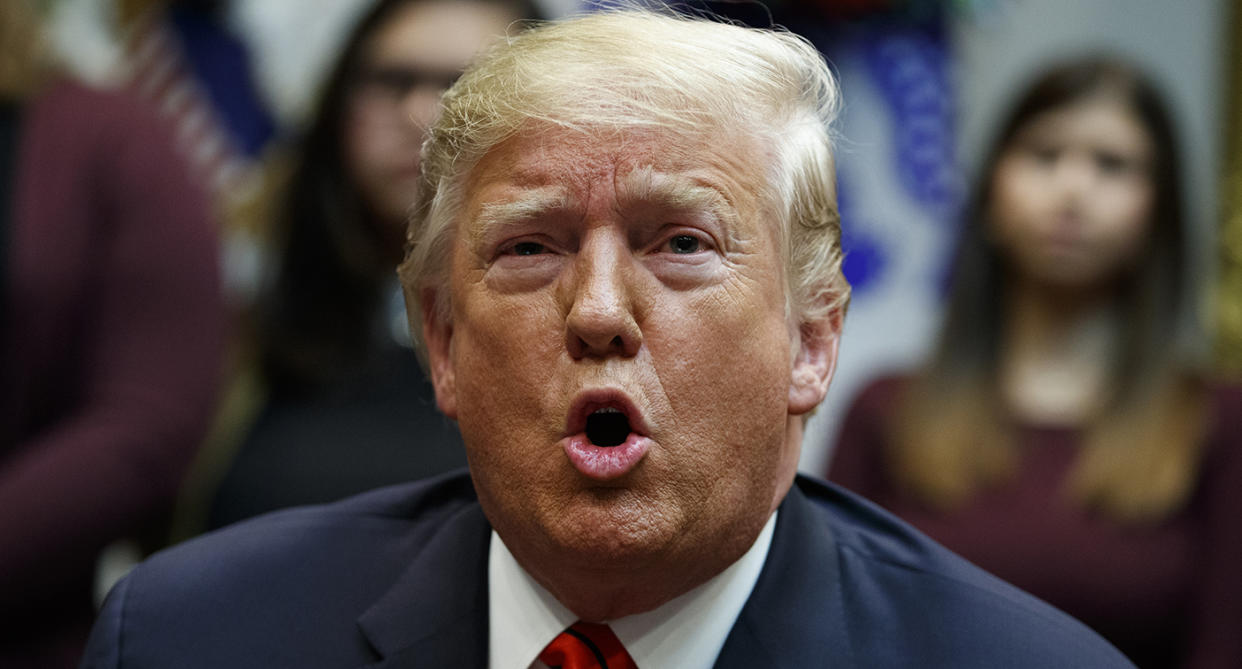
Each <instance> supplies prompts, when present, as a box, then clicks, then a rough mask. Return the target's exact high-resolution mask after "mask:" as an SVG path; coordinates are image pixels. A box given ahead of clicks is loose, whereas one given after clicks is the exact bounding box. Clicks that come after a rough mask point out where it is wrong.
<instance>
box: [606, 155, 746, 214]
mask: <svg viewBox="0 0 1242 669" xmlns="http://www.w3.org/2000/svg"><path fill="white" fill-rule="evenodd" d="M621 192H622V193H623V198H622V200H623V201H624V202H627V203H644V204H654V205H656V206H660V207H666V208H669V209H678V210H682V211H693V212H704V213H707V214H710V215H711V216H713V217H714V218H715V219H716V220H717V221H719V222H720V223H721V224H722V225H724V226H725V227H726V229H727V228H729V227H731V226H730V224H731V223H733V222H734V221H735V220H736V219H737V211H736V210H734V208H733V206H732V205H731V204H730V203H729V200H728V199H727V198H726V197H725V196H724V194H723V193H721V192H720V190H718V189H716V188H713V187H711V186H708V185H705V184H701V183H698V182H696V181H694V180H693V179H691V178H689V177H686V176H680V175H670V174H665V173H663V172H657V171H656V170H655V169H653V168H652V167H650V166H647V167H639V168H637V169H634V170H632V171H631V172H629V173H628V174H626V175H625V176H623V177H621Z"/></svg>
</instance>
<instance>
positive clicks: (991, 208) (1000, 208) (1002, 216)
mask: <svg viewBox="0 0 1242 669" xmlns="http://www.w3.org/2000/svg"><path fill="white" fill-rule="evenodd" d="M1041 193H1043V194H1046V190H1045V189H1044V186H1043V185H1042V184H1040V182H1039V180H1038V179H1037V178H1036V177H1035V176H1034V175H1033V174H1031V173H1030V170H1026V169H1023V168H1022V167H1020V166H1017V165H1014V164H1012V163H1010V162H1006V161H1002V162H1001V163H1000V164H999V165H998V166H997V168H996V175H995V177H994V178H993V179H992V184H991V197H990V199H989V204H988V210H987V213H988V216H987V220H988V225H989V226H991V233H992V235H993V236H994V237H995V238H996V239H997V240H998V241H1006V240H1009V241H1016V240H1017V239H1019V238H1021V237H1022V235H1023V234H1024V232H1026V231H1027V229H1028V228H1029V225H1028V221H1029V220H1031V219H1032V218H1033V217H1035V216H1036V215H1037V214H1038V210H1039V207H1040V203H1041V202H1044V201H1046V199H1047V198H1046V197H1042V196H1041Z"/></svg>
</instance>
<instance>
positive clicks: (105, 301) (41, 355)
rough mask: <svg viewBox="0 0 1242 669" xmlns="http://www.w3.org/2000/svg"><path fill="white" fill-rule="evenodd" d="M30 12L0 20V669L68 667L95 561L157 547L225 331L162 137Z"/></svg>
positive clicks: (169, 147) (200, 231)
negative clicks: (70, 65)
mask: <svg viewBox="0 0 1242 669" xmlns="http://www.w3.org/2000/svg"><path fill="white" fill-rule="evenodd" d="M34 7H35V5H34V4H33V3H30V2H27V1H26V0H11V1H8V2H4V3H0V165H3V169H0V238H2V239H4V241H5V243H4V245H3V246H2V247H0V269H2V271H0V276H2V277H3V290H2V291H0V310H2V311H3V317H2V318H0V324H2V326H0V358H2V360H0V666H3V667H72V666H76V665H77V662H78V655H79V654H80V652H81V647H82V645H83V644H84V642H85V639H86V634H87V632H88V630H89V628H90V624H91V621H92V618H93V615H94V606H93V601H92V594H93V585H94V581H95V573H96V561H97V559H98V557H99V555H100V554H101V552H102V550H103V549H104V548H105V546H107V545H108V544H110V543H112V542H114V541H116V540H118V539H122V538H125V537H133V536H137V535H143V534H145V533H148V532H154V531H157V529H156V528H157V527H158V526H159V524H160V521H161V520H166V519H167V518H166V516H167V512H168V511H169V510H170V509H171V503H172V501H173V499H174V498H175V493H176V490H177V488H178V486H179V484H180V482H181V480H182V476H183V474H184V471H185V468H186V467H187V466H188V465H189V463H190V460H191V458H192V456H193V454H194V451H195V449H196V448H197V447H198V445H199V443H200V441H201V439H202V436H203V433H204V431H205V428H206V426H207V424H208V421H209V418H210V415H211V411H212V409H213V406H214V401H215V393H216V390H217V383H218V376H219V366H220V362H221V358H220V356H221V351H222V346H223V344H222V342H223V338H224V330H225V316H224V310H223V305H222V299H221V291H220V284H219V276H218V244H219V242H218V239H217V236H216V227H215V226H214V223H213V221H212V219H211V216H210V214H209V205H208V202H207V198H206V195H205V193H204V192H203V191H202V190H200V189H199V188H197V187H195V185H194V184H193V182H192V181H191V178H190V175H189V170H188V167H187V166H186V165H185V164H184V163H183V162H182V161H181V160H180V158H179V156H178V155H177V153H176V152H175V150H174V149H173V140H172V137H171V134H170V132H169V129H168V128H166V127H165V125H164V124H163V123H162V122H161V121H160V120H159V119H158V117H157V116H156V115H155V113H154V111H153V110H151V109H149V108H148V107H147V106H146V105H145V104H143V102H142V101H141V100H140V99H138V98H137V97H136V96H135V95H133V94H132V92H131V91H128V90H126V89H124V88H122V87H120V86H107V85H104V84H103V83H99V84H87V83H85V82H84V80H80V79H78V78H77V77H75V76H74V75H71V74H70V73H69V72H68V70H66V69H60V68H58V67H57V66H56V64H54V63H53V61H54V59H53V58H52V56H50V55H49V53H50V52H49V51H47V50H45V48H44V47H45V46H46V42H45V41H44V39H43V33H42V27H41V25H40V19H41V18H42V17H41V16H40V15H38V14H37V13H36V11H35V10H34ZM107 78H108V77H106V76H101V77H99V78H98V79H97V81H99V82H104V81H105V80H106V79H107Z"/></svg>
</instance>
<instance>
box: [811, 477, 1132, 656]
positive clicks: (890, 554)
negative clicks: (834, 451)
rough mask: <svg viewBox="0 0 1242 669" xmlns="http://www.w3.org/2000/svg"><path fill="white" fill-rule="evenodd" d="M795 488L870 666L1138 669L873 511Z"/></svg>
mask: <svg viewBox="0 0 1242 669" xmlns="http://www.w3.org/2000/svg"><path fill="white" fill-rule="evenodd" d="M798 486H799V488H800V489H801V491H802V493H803V494H804V495H805V496H806V497H807V498H808V499H809V500H810V502H811V505H812V508H813V509H814V511H813V515H814V517H815V519H816V523H817V524H819V525H821V527H822V530H823V531H826V532H828V533H830V534H831V536H832V539H833V542H834V544H835V554H836V559H837V561H838V570H839V573H840V584H841V585H840V587H841V591H842V600H843V602H844V603H845V606H846V608H847V610H846V614H845V616H844V617H845V621H846V624H847V625H848V626H849V627H850V628H851V630H850V637H851V639H852V645H853V646H854V651H855V654H856V655H857V656H859V657H864V658H867V664H873V665H874V666H928V667H930V666H955V667H973V666H980V667H982V666H1000V665H1001V664H1003V665H1005V666H1013V667H1027V666H1029V667H1042V666H1058V667H1084V668H1085V667H1130V666H1132V665H1131V664H1130V663H1129V662H1128V661H1127V660H1126V659H1125V658H1124V657H1123V656H1122V655H1121V653H1119V652H1118V651H1117V650H1115V649H1114V648H1113V647H1112V646H1110V645H1109V644H1108V643H1107V642H1105V641H1104V640H1103V639H1101V638H1100V637H1099V636H1098V635H1097V634H1096V633H1094V632H1092V631H1091V630H1089V629H1088V628H1087V627H1086V626H1084V625H1083V624H1082V623H1080V622H1078V621H1077V620H1074V619H1073V618H1071V617H1069V616H1068V615H1066V614H1064V613H1062V612H1061V611H1059V610H1057V609H1055V608H1053V607H1052V606H1050V605H1048V604H1046V603H1044V602H1042V601H1040V600H1038V599H1036V598H1035V597H1033V596H1031V595H1029V594H1027V593H1025V592H1023V591H1021V590H1018V589H1017V588H1015V587H1013V586H1011V585H1009V584H1007V583H1005V582H1003V581H1001V580H1000V579H998V578H996V577H994V576H992V575H990V574H988V573H987V572H985V571H983V570H982V569H979V568H978V567H975V566H974V565H972V564H971V563H969V562H967V561H966V560H965V559H963V558H961V557H959V556H957V555H956V554H954V553H952V552H951V551H949V550H948V549H946V548H944V547H943V546H941V545H939V544H937V543H936V542H935V541H933V540H931V539H930V538H928V537H927V536H925V535H923V534H922V533H920V532H919V531H917V530H915V529H914V528H912V527H911V526H909V525H907V524H906V523H904V522H903V521H901V520H899V519H898V518H896V517H895V516H893V515H892V514H890V513H888V512H887V511H884V510H883V509H881V508H880V507H878V506H876V505H875V504H872V503H870V502H868V501H866V500H865V499H863V498H861V497H858V496H857V495H854V494H852V493H850V492H848V491H845V490H843V489H841V488H839V487H837V486H833V485H832V484H828V483H824V482H820V481H816V480H813V479H809V478H802V479H800V480H799V482H798ZM872 658H880V659H881V661H878V662H873V661H872Z"/></svg>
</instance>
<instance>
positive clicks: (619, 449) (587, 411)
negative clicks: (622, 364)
mask: <svg viewBox="0 0 1242 669" xmlns="http://www.w3.org/2000/svg"><path fill="white" fill-rule="evenodd" d="M608 408H611V409H617V410H618V411H621V412H622V413H624V414H625V417H626V418H627V419H628V420H629V423H630V434H629V435H628V436H627V437H626V439H625V441H623V442H622V443H620V444H617V445H616V446H598V445H596V444H593V443H591V440H590V439H588V438H587V435H586V423H587V416H590V415H591V414H592V413H594V412H595V411H598V410H599V409H608ZM649 434H650V427H649V426H648V425H647V422H646V420H645V419H644V418H643V415H642V413H641V412H640V411H639V410H638V408H637V407H636V406H635V405H634V402H633V401H631V400H630V398H629V397H628V396H627V395H626V394H625V393H623V392H621V391H619V390H612V389H604V390H592V391H586V392H583V393H580V394H579V395H578V397H577V398H575V399H574V402H573V404H572V405H571V407H570V411H569V416H568V418H567V420H566V425H565V437H564V439H562V440H561V446H562V448H563V449H564V450H565V456H566V457H567V458H568V459H569V462H570V464H572V465H573V466H574V469H577V470H578V472H579V473H581V474H582V475H583V476H586V477H588V478H592V479H595V480H597V481H609V480H612V479H615V478H618V477H621V476H624V475H626V474H628V473H629V472H631V471H633V469H634V468H635V467H637V466H638V463H639V462H641V461H642V459H643V457H644V456H645V455H646V454H647V451H648V450H649V449H650V448H651V443H652V441H651V438H650V437H649V436H648V435H649Z"/></svg>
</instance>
